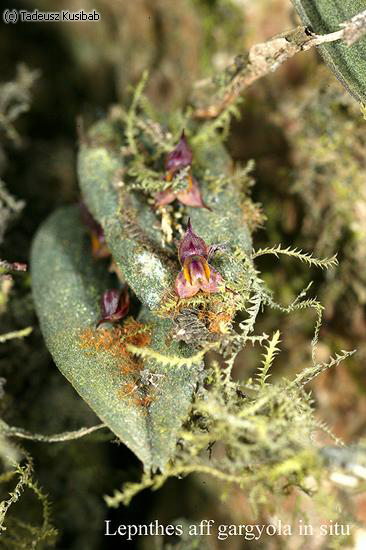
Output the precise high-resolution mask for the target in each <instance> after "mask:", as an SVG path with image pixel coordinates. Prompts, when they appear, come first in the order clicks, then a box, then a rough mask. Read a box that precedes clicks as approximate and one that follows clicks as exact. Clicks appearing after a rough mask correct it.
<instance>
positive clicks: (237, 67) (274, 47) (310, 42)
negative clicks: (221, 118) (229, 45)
mask: <svg viewBox="0 0 366 550" xmlns="http://www.w3.org/2000/svg"><path fill="white" fill-rule="evenodd" d="M340 26H341V29H340V30H338V31H336V32H332V33H329V34H323V35H318V34H314V33H312V32H311V31H310V30H309V29H307V28H306V27H303V26H299V27H296V28H295V29H292V30H290V31H287V32H285V33H283V34H281V35H278V36H275V37H274V38H272V39H271V40H269V41H268V42H264V43H261V44H255V45H254V46H252V47H251V48H250V50H249V53H248V56H247V57H244V56H238V57H237V58H236V59H235V61H234V63H233V65H231V66H229V67H228V68H227V69H226V71H225V73H226V74H228V75H231V76H230V77H229V82H228V83H227V84H226V86H224V87H222V86H221V90H220V88H219V90H218V91H217V92H216V94H215V95H216V97H215V99H214V101H213V102H212V103H211V104H210V105H202V106H197V107H196V108H195V109H194V111H193V116H194V117H195V118H199V119H201V118H203V119H205V118H215V117H217V116H218V115H220V113H222V111H223V110H224V109H225V108H226V107H228V106H229V105H230V104H231V103H233V102H234V101H235V100H236V99H237V98H238V96H239V95H240V93H241V92H242V91H243V90H244V89H245V88H247V87H248V86H250V85H251V84H253V82H255V81H256V80H258V79H259V78H261V77H262V76H265V75H266V74H268V73H270V72H273V71H276V70H277V69H278V67H280V65H282V64H283V63H284V62H285V61H287V60H288V59H290V58H291V57H293V56H294V55H295V54H297V53H299V52H301V51H306V50H309V49H310V48H313V47H314V46H320V45H321V44H325V43H329V42H335V41H337V40H344V41H345V42H346V44H347V45H348V46H350V45H352V44H353V43H354V42H356V40H359V39H360V38H361V37H362V36H363V35H364V34H366V10H364V11H363V12H361V13H359V14H357V15H355V16H354V17H352V18H351V19H349V20H347V21H345V22H344V23H342V24H341V25H340ZM208 83H210V84H211V85H212V84H213V83H214V82H213V81H211V80H209V81H203V82H198V83H197V85H196V86H195V89H196V90H198V89H201V88H205V87H206V86H207V84H208ZM201 93H202V92H201ZM193 103H194V104H196V105H197V104H198V101H197V100H195V98H193Z"/></svg>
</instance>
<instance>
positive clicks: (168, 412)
mask: <svg viewBox="0 0 366 550" xmlns="http://www.w3.org/2000/svg"><path fill="white" fill-rule="evenodd" d="M31 268H32V282H33V293H34V300H35V305H36V309H37V313H38V316H39V319H40V323H41V328H42V332H43V335H44V337H45V340H46V343H47V346H48V348H49V350H50V352H51V354H52V356H53V358H54V360H55V362H56V364H57V366H58V367H59V369H60V370H61V372H62V373H63V374H64V375H65V377H66V378H67V379H68V380H69V381H70V382H71V384H72V385H73V386H74V388H75V389H76V390H77V392H78V393H79V394H80V395H81V397H82V398H83V399H84V400H85V401H86V402H87V403H88V404H89V405H90V407H91V408H92V409H93V410H94V411H95V412H96V414H97V415H98V416H99V417H100V418H101V419H102V420H103V421H104V422H105V423H106V424H107V425H108V426H109V427H110V429H111V430H112V431H113V432H114V433H115V434H116V435H117V436H118V437H119V438H120V439H121V440H122V441H123V442H124V443H125V444H126V445H127V446H128V447H129V448H130V449H131V450H132V451H133V452H134V453H135V454H136V455H137V456H138V457H139V458H140V459H141V461H142V462H143V463H144V466H145V469H150V468H152V469H156V468H161V469H163V468H164V466H165V464H166V463H167V461H168V460H169V458H170V456H171V454H172V452H173V450H174V447H175V443H176V437H177V432H178V430H179V428H180V426H181V423H182V421H183V419H184V417H185V416H186V414H187V412H188V409H189V407H190V403H191V398H192V392H193V388H194V387H195V385H196V383H197V380H198V372H199V368H200V365H199V364H198V365H195V366H190V367H187V366H186V365H183V366H179V367H172V366H163V365H160V364H159V365H157V364H155V362H152V361H151V360H149V361H146V365H145V367H146V368H148V369H149V371H153V372H154V373H155V374H157V375H158V376H156V380H157V385H156V387H155V386H152V389H153V393H154V395H153V402H152V403H151V405H150V406H149V407H148V408H142V407H141V406H139V405H136V404H135V403H133V402H131V401H130V400H127V399H125V398H123V397H121V395H120V393H119V390H120V389H121V388H122V387H123V386H124V384H125V383H126V382H129V381H130V380H129V379H128V378H127V375H125V374H122V371H121V369H120V365H121V358H120V357H119V358H118V357H115V356H113V355H111V354H110V353H108V352H107V351H98V352H96V351H91V350H90V349H88V350H85V349H83V348H81V346H80V332H81V331H82V330H83V329H85V328H87V327H95V324H96V321H97V320H98V319H99V317H100V305H99V304H100V296H101V294H102V292H103V291H104V290H105V288H106V287H107V286H108V284H109V281H108V278H109V275H108V272H107V269H106V265H105V263H104V262H96V261H95V260H93V259H92V257H91V253H90V240H89V238H88V235H87V234H86V230H85V228H84V227H83V225H82V224H81V221H80V216H79V211H78V208H77V207H67V208H62V209H60V210H58V211H57V212H56V213H54V214H53V215H52V216H50V218H49V219H48V220H47V221H46V222H45V223H44V224H43V225H42V226H41V228H40V229H39V231H38V233H37V235H36V238H35V240H34V244H33V248H32V257H31ZM148 320H149V322H151V323H152V326H153V340H152V344H151V345H152V347H153V348H154V349H155V350H157V351H159V352H160V353H166V354H168V355H170V356H172V355H179V356H180V357H182V356H183V355H185V356H189V355H190V354H191V352H190V350H189V349H188V347H187V346H184V345H178V344H177V343H173V344H172V345H168V344H167V343H166V336H167V333H168V330H169V326H168V325H169V321H166V320H165V321H163V320H160V319H156V318H155V317H152V316H151V314H150V317H149V319H148Z"/></svg>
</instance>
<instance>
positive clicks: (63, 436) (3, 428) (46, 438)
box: [0, 420, 107, 443]
mask: <svg viewBox="0 0 366 550" xmlns="http://www.w3.org/2000/svg"><path fill="white" fill-rule="evenodd" d="M106 427H107V426H106V425H105V424H97V425H96V426H91V427H90V428H80V429H79V430H75V431H74V432H63V433H60V434H55V435H42V434H33V433H31V432H28V431H27V430H23V428H16V427H15V426H8V425H7V424H6V422H4V421H3V420H0V432H2V433H3V434H4V435H6V436H8V437H20V438H22V439H30V440H32V441H43V442H47V443H59V442H61V441H71V440H72V439H79V438H80V437H84V435H88V434H90V433H92V432H95V431H96V430H100V429H101V428H106Z"/></svg>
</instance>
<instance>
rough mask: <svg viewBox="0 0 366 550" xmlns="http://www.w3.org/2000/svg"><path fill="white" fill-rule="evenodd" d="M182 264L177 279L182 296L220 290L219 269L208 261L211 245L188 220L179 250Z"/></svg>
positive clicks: (186, 296)
mask: <svg viewBox="0 0 366 550" xmlns="http://www.w3.org/2000/svg"><path fill="white" fill-rule="evenodd" d="M178 256H179V261H180V264H181V266H182V270H181V271H180V273H179V275H178V277H177V278H176V281H175V291H176V293H177V294H178V296H179V297H180V298H189V297H191V296H194V295H195V294H197V292H198V291H199V290H202V291H203V292H210V293H213V292H219V290H220V288H219V287H220V286H222V284H223V279H222V277H221V275H220V273H219V272H218V271H216V269H215V268H214V267H212V266H211V265H210V264H209V263H208V261H207V260H208V259H209V256H210V247H208V246H207V245H206V243H205V241H204V240H203V239H201V237H199V236H198V235H196V234H195V233H194V232H193V230H192V226H191V221H190V220H188V225H187V231H186V233H185V235H184V237H183V239H182V240H181V242H180V245H179V250H178Z"/></svg>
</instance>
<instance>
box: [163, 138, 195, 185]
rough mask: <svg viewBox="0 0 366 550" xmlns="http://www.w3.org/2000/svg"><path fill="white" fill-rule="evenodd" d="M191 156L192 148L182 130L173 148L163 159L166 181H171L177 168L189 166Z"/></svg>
mask: <svg viewBox="0 0 366 550" xmlns="http://www.w3.org/2000/svg"><path fill="white" fill-rule="evenodd" d="M192 158H193V155H192V149H191V148H190V146H189V145H188V141H187V139H186V136H185V134H184V130H183V132H182V135H181V136H180V140H179V141H178V144H177V146H176V147H175V148H174V149H173V151H171V152H170V153H168V154H167V157H166V159H165V170H166V172H167V175H166V179H167V181H172V179H173V177H174V176H175V174H176V173H177V172H178V171H179V170H182V168H186V167H187V166H191V165H192Z"/></svg>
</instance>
